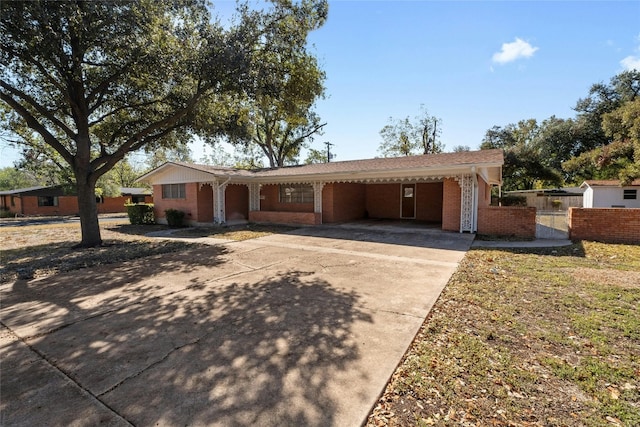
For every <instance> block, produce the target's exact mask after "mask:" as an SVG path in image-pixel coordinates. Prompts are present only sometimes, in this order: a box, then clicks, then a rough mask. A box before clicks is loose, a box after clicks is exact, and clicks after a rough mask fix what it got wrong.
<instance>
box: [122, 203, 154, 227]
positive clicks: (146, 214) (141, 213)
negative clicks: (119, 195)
mask: <svg viewBox="0 0 640 427" xmlns="http://www.w3.org/2000/svg"><path fill="white" fill-rule="evenodd" d="M124 206H125V207H126V208H127V215H129V222H130V223H131V224H134V225H139V224H155V222H156V218H155V216H154V215H153V203H127V204H125V205H124Z"/></svg>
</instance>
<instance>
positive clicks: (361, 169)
mask: <svg viewBox="0 0 640 427" xmlns="http://www.w3.org/2000/svg"><path fill="white" fill-rule="evenodd" d="M503 163H504V157H503V152H502V150H480V151H466V152H460V153H441V154H425V155H419V156H406V157H393V158H376V159H365V160H348V161H340V162H330V163H316V164H309V165H297V166H286V167H282V168H278V169H256V170H243V169H234V168H225V167H219V166H208V165H197V164H191V163H184V162H169V163H165V164H164V165H162V166H160V167H158V168H157V169H154V170H153V171H151V172H149V173H147V174H145V175H143V176H142V177H140V178H139V179H138V181H147V182H152V181H154V179H153V178H154V175H155V176H158V175H160V174H162V173H163V171H166V170H167V169H169V168H172V167H175V166H180V167H182V168H186V169H188V170H191V171H196V172H199V173H205V174H210V175H212V176H213V177H220V178H227V179H231V180H232V181H242V180H246V181H254V182H261V183H266V182H288V181H305V180H307V181H313V180H338V181H339V180H355V179H363V180H364V179H388V178H394V177H404V178H407V177H412V176H413V177H426V176H446V175H448V174H456V173H463V172H464V171H469V170H470V168H471V167H477V168H478V169H484V172H485V173H484V175H485V176H483V177H484V178H485V179H486V180H487V182H489V181H491V183H499V182H500V181H501V178H502V177H501V175H500V171H499V169H500V168H501V166H502V164H503ZM489 168H494V169H493V170H492V171H489V170H488V169H489ZM496 168H497V170H496ZM479 173H482V171H479Z"/></svg>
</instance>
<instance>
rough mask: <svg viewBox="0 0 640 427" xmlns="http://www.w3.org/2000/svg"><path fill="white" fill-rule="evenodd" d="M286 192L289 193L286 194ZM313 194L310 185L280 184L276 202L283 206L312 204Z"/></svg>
mask: <svg viewBox="0 0 640 427" xmlns="http://www.w3.org/2000/svg"><path fill="white" fill-rule="evenodd" d="M287 190H290V191H289V192H287ZM287 193H288V194H287ZM313 193H314V191H313V186H312V185H311V184H280V185H279V186H278V201H279V202H280V203H285V204H312V203H313V202H314V194H313Z"/></svg>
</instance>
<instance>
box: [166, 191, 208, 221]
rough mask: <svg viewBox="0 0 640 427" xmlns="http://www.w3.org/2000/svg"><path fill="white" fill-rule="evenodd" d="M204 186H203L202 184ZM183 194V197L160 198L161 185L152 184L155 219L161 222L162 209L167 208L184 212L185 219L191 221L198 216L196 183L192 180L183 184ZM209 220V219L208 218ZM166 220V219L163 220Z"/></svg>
mask: <svg viewBox="0 0 640 427" xmlns="http://www.w3.org/2000/svg"><path fill="white" fill-rule="evenodd" d="M203 188H204V186H203ZM184 189H185V193H186V194H185V195H186V197H185V198H184V199H163V198H162V185H154V186H153V194H155V195H156V196H155V197H154V206H153V213H154V215H155V216H156V221H157V220H158V219H160V222H163V219H164V211H166V210H167V209H176V210H179V211H183V212H184V213H185V217H184V219H185V221H187V222H193V221H197V218H198V215H197V214H198V197H197V194H198V183H196V182H192V183H188V184H185V185H184ZM209 221H211V220H209ZM164 222H166V220H165V221H164Z"/></svg>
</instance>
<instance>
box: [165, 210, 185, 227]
mask: <svg viewBox="0 0 640 427" xmlns="http://www.w3.org/2000/svg"><path fill="white" fill-rule="evenodd" d="M164 215H165V217H166V218H167V224H169V227H171V228H179V227H184V212H182V211H179V210H177V209H167V210H166V211H164Z"/></svg>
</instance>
